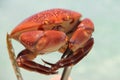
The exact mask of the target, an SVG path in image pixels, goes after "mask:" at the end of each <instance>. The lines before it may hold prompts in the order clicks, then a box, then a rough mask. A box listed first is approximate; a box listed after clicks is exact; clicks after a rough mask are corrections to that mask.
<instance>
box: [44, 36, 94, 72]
mask: <svg viewBox="0 0 120 80" xmlns="http://www.w3.org/2000/svg"><path fill="white" fill-rule="evenodd" d="M93 43H94V40H93V38H91V39H89V40H88V42H87V44H86V45H85V47H84V48H80V49H79V50H78V51H76V52H75V54H74V55H70V56H69V57H68V58H65V59H61V60H59V61H58V62H57V63H56V64H50V63H48V62H46V61H43V62H45V63H46V64H48V65H51V66H52V71H55V70H57V69H58V68H63V67H67V66H72V65H75V64H76V63H78V62H79V61H80V60H81V59H82V58H84V57H85V56H86V55H87V54H88V52H89V51H90V50H91V48H92V46H93ZM69 51H70V49H69ZM70 52H71V51H70Z"/></svg>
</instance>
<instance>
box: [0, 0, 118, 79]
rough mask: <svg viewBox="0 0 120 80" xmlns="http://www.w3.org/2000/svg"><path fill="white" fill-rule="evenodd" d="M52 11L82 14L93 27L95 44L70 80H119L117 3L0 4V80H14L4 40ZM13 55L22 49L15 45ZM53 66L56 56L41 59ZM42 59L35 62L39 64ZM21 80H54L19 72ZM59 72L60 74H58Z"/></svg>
mask: <svg viewBox="0 0 120 80" xmlns="http://www.w3.org/2000/svg"><path fill="white" fill-rule="evenodd" d="M51 8H66V9H71V10H75V11H78V12H81V13H82V14H83V18H85V17H88V18H91V20H92V21H93V22H94V24H95V32H94V34H93V37H94V38H95V44H94V47H93V49H92V51H91V52H90V54H89V55H88V56H87V57H85V58H84V59H83V60H82V61H81V62H80V63H78V64H77V65H75V66H74V67H73V69H72V72H71V75H70V76H71V77H72V79H73V80H120V49H119V48H120V0H0V28H1V29H0V36H1V37H0V80H16V76H15V75H14V72H13V69H12V66H11V63H10V60H9V56H8V52H7V49H6V41H5V36H6V33H7V32H9V33H10V31H11V30H12V29H13V28H14V27H15V26H16V25H17V24H19V23H20V22H21V21H22V20H24V19H25V18H27V17H29V16H30V15H32V14H34V13H37V12H39V11H43V10H46V9H51ZM14 47H15V51H16V54H17V53H19V52H20V51H21V50H22V49H23V47H22V46H21V45H20V44H19V43H17V42H15V41H14ZM42 58H44V59H45V60H48V61H51V62H55V61H57V60H58V59H59V58H60V54H57V52H55V53H53V54H49V55H46V56H42ZM40 59H41V56H40V57H39V58H37V59H36V60H37V61H38V62H39V63H41V61H40ZM21 72H22V75H23V77H24V80H49V79H50V78H51V77H53V76H45V75H42V74H38V73H34V72H29V71H26V70H23V69H21ZM61 72H62V69H61V70H60V74H61Z"/></svg>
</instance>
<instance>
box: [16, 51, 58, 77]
mask: <svg viewBox="0 0 120 80" xmlns="http://www.w3.org/2000/svg"><path fill="white" fill-rule="evenodd" d="M35 57H36V55H35V54H33V53H32V52H31V51H29V50H27V49H25V50H23V51H21V52H20V54H19V55H18V56H17V59H16V61H17V64H18V66H19V67H22V68H24V69H27V70H29V71H34V72H38V73H42V74H46V75H50V74H57V73H58V72H56V71H52V70H51V68H50V67H46V66H44V65H41V64H38V63H36V62H34V61H32V60H33V59H34V58H35Z"/></svg>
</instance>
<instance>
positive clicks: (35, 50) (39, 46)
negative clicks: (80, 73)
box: [10, 9, 94, 75]
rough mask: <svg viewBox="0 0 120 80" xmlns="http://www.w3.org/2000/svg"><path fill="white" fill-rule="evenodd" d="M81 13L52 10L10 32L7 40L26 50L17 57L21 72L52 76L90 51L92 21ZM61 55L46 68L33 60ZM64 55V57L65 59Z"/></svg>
mask: <svg viewBox="0 0 120 80" xmlns="http://www.w3.org/2000/svg"><path fill="white" fill-rule="evenodd" d="M80 18H81V14H80V13H78V12H75V11H71V10H66V9H51V10H46V11H43V12H40V13H37V14H35V15H33V16H31V17H29V18H27V19H26V20H24V21H23V22H22V23H20V24H19V25H18V26H17V27H15V28H14V29H13V31H12V32H11V33H10V37H11V38H13V39H15V40H17V41H19V42H20V43H21V44H23V45H24V46H25V49H24V50H23V51H21V52H20V53H19V55H18V56H17V59H16V61H17V64H18V66H19V67H22V68H24V69H27V70H30V71H35V72H38V73H43V74H47V75H48V74H55V73H57V69H59V68H63V67H67V66H72V65H75V64H76V63H78V62H79V61H80V60H81V59H82V58H83V57H84V56H86V54H88V52H89V51H90V50H91V48H92V46H93V44H94V40H93V38H92V37H91V36H92V33H93V31H94V24H93V22H92V21H91V20H90V19H88V18H85V19H83V20H79V19H80ZM57 50H58V51H60V52H61V53H63V55H62V57H61V59H60V60H59V61H57V62H56V63H55V64H52V63H49V62H46V61H44V60H43V62H44V63H46V64H48V65H51V67H47V66H44V65H41V64H38V63H36V62H34V61H33V59H34V58H36V56H38V55H41V54H46V53H51V52H54V51H57ZM66 56H67V57H66Z"/></svg>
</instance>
